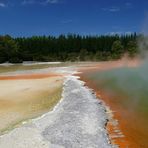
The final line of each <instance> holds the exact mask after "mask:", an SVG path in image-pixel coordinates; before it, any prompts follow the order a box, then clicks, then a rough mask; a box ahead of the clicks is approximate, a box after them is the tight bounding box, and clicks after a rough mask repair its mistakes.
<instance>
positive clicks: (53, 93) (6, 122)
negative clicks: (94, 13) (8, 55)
mask: <svg viewBox="0 0 148 148" xmlns="http://www.w3.org/2000/svg"><path fill="white" fill-rule="evenodd" d="M62 85H63V77H61V76H51V77H46V78H42V79H27V80H25V79H23V80H21V79H16V80H14V79H13V80H0V134H2V132H3V131H5V130H8V129H11V128H12V127H14V126H15V125H17V124H18V123H20V122H21V121H24V120H27V119H29V118H34V117H37V116H39V115H41V114H43V113H45V112H48V111H49V110H50V109H51V108H52V107H53V106H54V105H55V104H56V103H57V102H58V101H59V99H60V98H61V93H62Z"/></svg>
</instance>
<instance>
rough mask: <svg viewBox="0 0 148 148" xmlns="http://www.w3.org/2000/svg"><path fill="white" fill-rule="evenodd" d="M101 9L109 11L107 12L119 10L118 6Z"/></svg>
mask: <svg viewBox="0 0 148 148" xmlns="http://www.w3.org/2000/svg"><path fill="white" fill-rule="evenodd" d="M102 10H103V11H109V12H118V11H120V7H110V8H102Z"/></svg>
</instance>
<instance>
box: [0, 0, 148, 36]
mask: <svg viewBox="0 0 148 148" xmlns="http://www.w3.org/2000/svg"><path fill="white" fill-rule="evenodd" d="M147 14H148V1H147V0H0V34H10V35H12V36H15V37H16V36H32V35H49V34H50V35H59V34H63V33H64V34H65V33H79V34H82V35H86V34H87V35H96V34H114V33H130V32H141V31H142V28H143V26H144V22H145V20H146V17H147Z"/></svg>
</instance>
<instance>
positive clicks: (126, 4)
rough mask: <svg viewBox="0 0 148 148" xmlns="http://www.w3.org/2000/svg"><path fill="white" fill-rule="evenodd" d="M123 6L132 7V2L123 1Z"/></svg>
mask: <svg viewBox="0 0 148 148" xmlns="http://www.w3.org/2000/svg"><path fill="white" fill-rule="evenodd" d="M125 7H126V8H133V4H132V3H130V2H126V3H125Z"/></svg>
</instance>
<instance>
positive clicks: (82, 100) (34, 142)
mask: <svg viewBox="0 0 148 148" xmlns="http://www.w3.org/2000/svg"><path fill="white" fill-rule="evenodd" d="M106 121H107V115H106V112H105V107H104V106H103V105H102V103H101V101H99V100H98V99H97V98H96V97H95V95H94V94H92V91H91V90H89V89H88V88H87V87H85V86H84V83H83V82H82V81H80V80H78V79H77V77H75V76H67V77H66V80H65V83H64V89H63V94H62V100H61V101H60V102H59V103H58V105H57V106H56V107H55V108H54V110H53V111H51V112H49V113H47V114H45V115H43V116H42V117H40V118H38V119H34V120H32V122H30V123H26V124H24V125H23V126H22V127H19V128H16V129H14V130H13V131H11V132H10V133H8V134H6V135H3V136H1V137H0V148H112V147H113V146H112V145H111V144H110V142H109V139H108V135H107V131H106V129H105V124H106Z"/></svg>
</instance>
